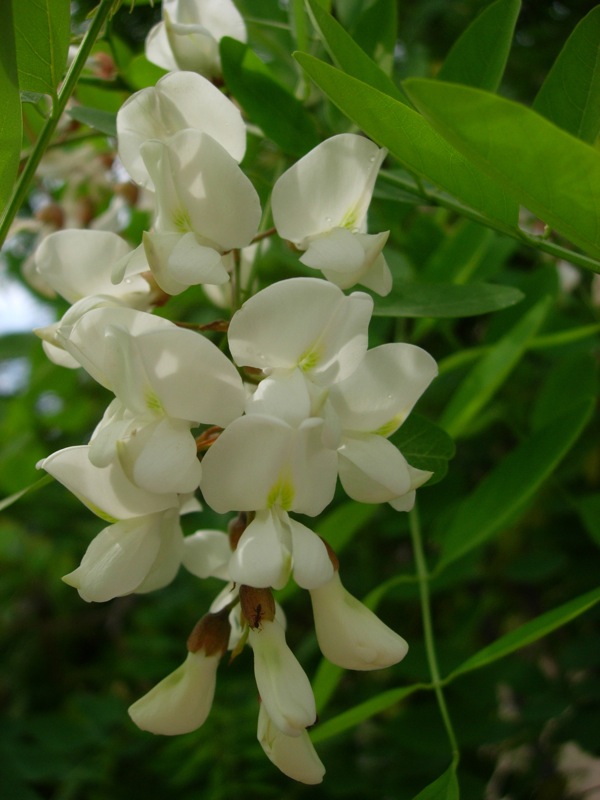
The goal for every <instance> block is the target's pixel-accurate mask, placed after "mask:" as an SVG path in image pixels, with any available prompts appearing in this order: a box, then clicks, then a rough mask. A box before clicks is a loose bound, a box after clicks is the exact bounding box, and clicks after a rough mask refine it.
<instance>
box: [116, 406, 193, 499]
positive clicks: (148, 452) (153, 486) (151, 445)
mask: <svg viewBox="0 0 600 800" xmlns="http://www.w3.org/2000/svg"><path fill="white" fill-rule="evenodd" d="M118 453H119V459H120V461H121V464H122V465H123V468H124V470H125V472H126V473H127V475H128V476H129V477H130V478H131V480H132V481H133V483H135V484H136V485H137V486H140V487H141V488H142V489H146V490H147V491H149V492H174V493H177V494H185V493H186V492H193V491H194V490H195V489H197V488H198V486H199V484H200V476H201V475H202V467H201V465H200V462H199V461H198V458H197V449H196V440H195V439H194V437H193V435H192V433H191V432H190V428H189V424H188V423H185V422H180V421H179V420H172V419H169V418H168V417H165V418H163V419H159V420H157V421H156V422H152V423H150V424H147V425H142V426H141V427H139V428H137V429H134V430H133V431H132V432H131V435H130V436H128V437H127V438H125V439H121V440H120V441H119V442H118Z"/></svg>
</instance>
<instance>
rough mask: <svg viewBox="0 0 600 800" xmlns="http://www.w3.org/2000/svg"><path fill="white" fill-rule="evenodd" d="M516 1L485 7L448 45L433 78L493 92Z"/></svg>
mask: <svg viewBox="0 0 600 800" xmlns="http://www.w3.org/2000/svg"><path fill="white" fill-rule="evenodd" d="M520 9H521V3H520V0H496V2H495V3H492V4H491V5H489V6H486V8H484V10H483V11H482V12H481V14H480V15H479V16H478V17H477V18H476V19H475V20H474V21H473V22H472V23H471V24H470V25H469V27H468V28H467V29H466V30H465V31H464V33H463V34H462V35H461V36H460V37H459V38H458V39H457V40H456V42H455V43H454V44H453V45H452V49H451V50H450V52H449V53H448V55H447V56H446V59H445V61H444V63H443V64H442V66H441V68H440V71H439V72H438V74H437V78H438V79H439V80H441V81H450V82H451V83H464V84H466V85H467V86H478V87H479V88H480V89H487V90H489V91H490V92H495V91H496V89H497V88H498V86H499V85H500V81H501V80H502V75H503V74H504V68H505V66H506V61H507V59H508V53H509V51H510V46H511V44H512V39H513V35H514V30H515V24H516V22H517V17H518V16H519V11H520Z"/></svg>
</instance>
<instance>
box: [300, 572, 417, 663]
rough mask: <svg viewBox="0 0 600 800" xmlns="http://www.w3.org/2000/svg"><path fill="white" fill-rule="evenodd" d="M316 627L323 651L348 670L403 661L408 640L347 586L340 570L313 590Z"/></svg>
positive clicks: (327, 656) (331, 659) (311, 594)
mask: <svg viewBox="0 0 600 800" xmlns="http://www.w3.org/2000/svg"><path fill="white" fill-rule="evenodd" d="M310 597H311V601H312V606H313V615H314V620H315V630H316V633H317V640H318V642H319V647H320V649H321V652H322V653H323V655H324V656H325V658H327V659H328V660H329V661H331V663H332V664H336V665H337V666H338V667H343V668H344V669H354V670H372V669H382V668H383V667H389V666H391V665H392V664H397V663H398V662H399V661H401V660H402V659H403V658H404V656H405V655H406V653H407V652H408V645H407V643H406V642H405V641H404V639H403V638H402V637H401V636H399V635H398V634H397V633H394V631H393V630H392V629H391V628H388V626H387V625H385V624H384V623H383V622H382V621H381V620H380V619H379V617H377V616H376V615H375V614H374V613H373V612H372V611H370V610H369V609H368V608H367V607H366V606H365V605H363V604H362V603H361V602H360V601H359V600H357V599H356V598H355V597H353V596H352V595H351V594H350V593H349V592H347V591H346V589H345V588H344V587H343V585H342V582H341V580H340V576H339V573H338V572H335V573H334V575H333V577H332V578H331V580H330V581H329V582H328V583H325V584H323V585H321V586H319V587H317V588H316V589H312V590H311V592H310Z"/></svg>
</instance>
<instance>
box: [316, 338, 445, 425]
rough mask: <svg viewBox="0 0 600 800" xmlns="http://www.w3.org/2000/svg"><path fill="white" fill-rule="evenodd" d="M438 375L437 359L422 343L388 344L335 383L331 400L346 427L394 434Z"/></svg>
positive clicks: (374, 351)
mask: <svg viewBox="0 0 600 800" xmlns="http://www.w3.org/2000/svg"><path fill="white" fill-rule="evenodd" d="M436 375H437V364H436V363H435V360H434V359H433V358H432V357H431V356H430V355H429V353H427V352H426V351H425V350H422V349H421V348H420V347H416V346H415V345H412V344H384V345H381V346H380V347H374V348H373V349H372V350H369V351H368V352H367V354H366V355H365V357H364V359H363V360H362V361H361V363H360V364H359V365H358V367H357V368H356V370H355V372H354V373H353V374H352V375H350V376H349V377H348V378H346V379H345V380H344V381H341V382H340V383H338V384H336V385H335V386H333V387H332V389H331V392H330V393H329V400H330V402H331V403H332V405H333V407H334V409H335V411H336V412H337V414H338V415H339V418H340V421H341V424H342V427H343V428H344V429H346V430H351V431H363V432H365V433H375V432H378V433H380V434H381V435H383V436H390V435H391V434H392V433H393V432H394V431H395V430H396V429H397V428H398V427H400V425H401V424H402V423H403V422H404V420H405V419H406V417H407V416H408V415H409V413H410V412H411V410H412V408H413V406H414V405H415V403H416V402H417V400H418V399H419V397H420V396H421V395H422V394H423V392H424V391H425V389H426V388H427V387H428V386H429V384H430V383H431V381H432V380H433V379H434V378H435V376H436Z"/></svg>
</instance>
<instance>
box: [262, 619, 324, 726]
mask: <svg viewBox="0 0 600 800" xmlns="http://www.w3.org/2000/svg"><path fill="white" fill-rule="evenodd" d="M248 641H249V643H250V645H251V647H252V650H253V651H254V676H255V678H256V685H257V687H258V691H259V694H260V697H261V700H262V702H263V703H264V706H265V709H266V710H267V713H268V715H269V717H270V718H271V720H272V721H273V724H274V725H275V726H276V727H277V728H279V730H280V731H282V732H283V733H285V734H286V735H287V736H300V734H301V733H302V731H303V730H304V729H305V728H307V727H309V726H310V725H313V724H314V722H315V719H316V717H317V712H316V708H315V699H314V696H313V693H312V689H311V687H310V682H309V680H308V678H307V677H306V673H305V672H304V670H303V669H302V667H301V666H300V664H299V663H298V661H297V659H296V657H295V656H294V654H293V653H292V651H291V650H290V648H289V647H288V646H287V644H286V641H285V633H284V630H283V628H282V627H281V625H280V624H279V623H278V622H277V621H275V620H273V621H272V622H268V621H266V620H265V621H263V623H262V624H261V626H260V628H251V629H250V631H249V634H248Z"/></svg>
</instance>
